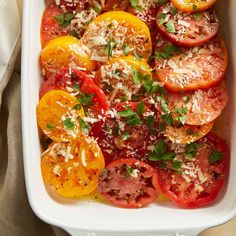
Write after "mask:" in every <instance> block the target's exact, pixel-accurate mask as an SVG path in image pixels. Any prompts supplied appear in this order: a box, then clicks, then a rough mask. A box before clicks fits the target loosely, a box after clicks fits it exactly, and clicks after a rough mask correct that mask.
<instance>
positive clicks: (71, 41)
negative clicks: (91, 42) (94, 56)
mask: <svg viewBox="0 0 236 236" xmlns="http://www.w3.org/2000/svg"><path fill="white" fill-rule="evenodd" d="M40 64H41V68H42V73H43V75H44V76H45V78H46V79H47V78H48V77H49V76H50V75H51V74H53V73H55V72H57V70H58V69H60V68H62V67H72V68H74V67H75V68H76V67H79V68H81V69H82V70H87V71H92V70H93V69H94V68H95V64H94V62H92V61H90V55H89V53H88V49H87V47H86V46H84V45H83V44H82V42H81V41H80V40H78V39H76V38H74V37H71V36H63V37H59V38H55V39H53V40H51V41H50V42H49V43H48V44H47V45H46V46H45V47H44V49H43V50H42V52H41V55H40Z"/></svg>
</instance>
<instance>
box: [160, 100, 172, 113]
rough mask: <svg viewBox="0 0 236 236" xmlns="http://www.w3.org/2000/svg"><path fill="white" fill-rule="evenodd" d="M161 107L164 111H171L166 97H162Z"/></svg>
mask: <svg viewBox="0 0 236 236" xmlns="http://www.w3.org/2000/svg"><path fill="white" fill-rule="evenodd" d="M161 109H162V111H164V112H170V109H169V107H168V102H167V101H166V100H165V99H162V101H161Z"/></svg>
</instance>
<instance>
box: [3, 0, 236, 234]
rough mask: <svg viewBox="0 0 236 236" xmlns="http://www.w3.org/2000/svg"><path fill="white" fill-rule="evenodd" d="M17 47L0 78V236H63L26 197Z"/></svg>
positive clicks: (231, 226) (228, 228)
mask: <svg viewBox="0 0 236 236" xmlns="http://www.w3.org/2000/svg"><path fill="white" fill-rule="evenodd" d="M4 1H5V0H4ZM9 1H13V0H9ZM18 1H19V3H20V0H18ZM38 1H43V0H38ZM0 7H1V0H0ZM0 23H1V22H0ZM1 47H2V45H1V44H0V49H1ZM19 49H20V42H19V41H18V44H17V46H16V47H15V49H14V50H13V51H12V56H11V58H9V64H6V65H5V69H4V73H3V74H4V76H3V77H1V78H0V236H21V235H23V236H28V235H29V236H37V235H40V236H41V235H43V236H51V235H56V236H63V235H67V234H66V233H65V232H64V231H63V230H60V229H58V228H56V227H52V226H50V225H48V224H46V223H44V222H42V221H41V220H39V219H38V218H37V217H36V216H35V215H34V213H33V212H32V210H31V208H30V206H29V204H28V200H27V196H26V190H25V182H24V174H23V160H22V158H23V157H22V143H21V109H20V57H19V56H18V59H17V62H16V64H15V69H14V72H13V74H12V71H13V65H14V62H15V59H16V55H17V54H18V52H19ZM0 51H1V50H0ZM1 56H2V55H1ZM2 71H3V70H2ZM11 74H12V76H11ZM6 85H7V86H6ZM1 98H2V102H1ZM235 232H236V219H235V220H233V221H231V222H229V223H228V224H226V225H223V226H221V227H217V228H214V229H211V230H207V231H206V232H204V233H202V234H201V236H213V235H214V236H234V235H235Z"/></svg>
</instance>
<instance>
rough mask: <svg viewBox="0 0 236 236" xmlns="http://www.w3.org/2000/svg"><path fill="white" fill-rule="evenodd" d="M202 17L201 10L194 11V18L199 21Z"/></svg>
mask: <svg viewBox="0 0 236 236" xmlns="http://www.w3.org/2000/svg"><path fill="white" fill-rule="evenodd" d="M201 17H202V13H201V12H195V13H193V18H194V19H195V20H197V21H199V20H200V19H201Z"/></svg>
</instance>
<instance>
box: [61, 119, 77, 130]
mask: <svg viewBox="0 0 236 236" xmlns="http://www.w3.org/2000/svg"><path fill="white" fill-rule="evenodd" d="M63 125H64V126H65V127H66V129H67V130H73V129H74V127H75V123H74V122H72V121H71V118H66V119H65V120H64V121H63Z"/></svg>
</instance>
